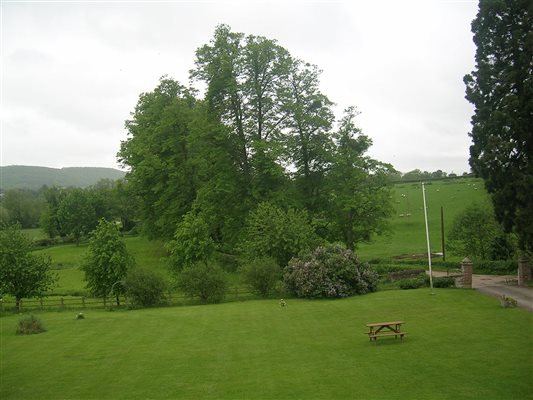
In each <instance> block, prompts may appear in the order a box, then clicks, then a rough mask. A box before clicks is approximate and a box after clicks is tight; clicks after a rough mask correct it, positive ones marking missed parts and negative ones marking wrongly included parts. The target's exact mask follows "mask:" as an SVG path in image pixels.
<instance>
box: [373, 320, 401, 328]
mask: <svg viewBox="0 0 533 400" xmlns="http://www.w3.org/2000/svg"><path fill="white" fill-rule="evenodd" d="M403 323H404V322H403V321H393V322H377V323H374V324H366V326H368V327H370V326H387V325H401V324H403Z"/></svg>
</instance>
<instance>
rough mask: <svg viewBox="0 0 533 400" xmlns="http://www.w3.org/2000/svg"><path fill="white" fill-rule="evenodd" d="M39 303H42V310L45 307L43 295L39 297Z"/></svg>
mask: <svg viewBox="0 0 533 400" xmlns="http://www.w3.org/2000/svg"><path fill="white" fill-rule="evenodd" d="M39 303H41V310H43V309H44V307H43V298H42V297H41V298H39Z"/></svg>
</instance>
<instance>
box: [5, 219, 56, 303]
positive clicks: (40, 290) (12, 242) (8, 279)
mask: <svg viewBox="0 0 533 400" xmlns="http://www.w3.org/2000/svg"><path fill="white" fill-rule="evenodd" d="M54 282H55V276H54V275H53V274H52V273H51V271H50V260H49V259H45V258H43V257H40V256H36V255H34V254H32V243H31V240H30V239H28V238H27V237H26V236H25V235H24V233H22V231H21V229H20V226H19V225H9V226H2V227H0V294H2V293H5V294H10V295H12V296H14V297H15V301H16V305H17V308H20V301H21V299H23V298H28V297H39V296H42V295H43V294H44V293H45V292H46V291H47V290H48V289H50V288H51V286H52V285H53V283H54Z"/></svg>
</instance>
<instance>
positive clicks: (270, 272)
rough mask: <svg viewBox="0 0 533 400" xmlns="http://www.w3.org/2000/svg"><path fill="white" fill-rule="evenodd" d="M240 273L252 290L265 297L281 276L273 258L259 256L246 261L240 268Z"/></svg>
mask: <svg viewBox="0 0 533 400" xmlns="http://www.w3.org/2000/svg"><path fill="white" fill-rule="evenodd" d="M242 275H243V279H244V282H245V283H246V284H247V285H249V286H250V287H251V288H252V290H253V291H254V292H256V293H258V294H259V295H261V296H263V297H267V296H268V295H269V294H270V293H271V292H272V290H273V289H274V288H275V287H276V283H277V282H278V281H279V279H280V278H281V270H280V267H279V265H278V263H277V262H276V261H275V260H274V259H273V258H260V259H257V260H253V261H250V262H248V264H247V265H245V266H244V267H243V268H242Z"/></svg>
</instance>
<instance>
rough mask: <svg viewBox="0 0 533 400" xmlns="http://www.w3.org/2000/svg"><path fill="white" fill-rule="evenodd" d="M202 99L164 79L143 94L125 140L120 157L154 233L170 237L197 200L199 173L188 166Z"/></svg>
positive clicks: (147, 226)
mask: <svg viewBox="0 0 533 400" xmlns="http://www.w3.org/2000/svg"><path fill="white" fill-rule="evenodd" d="M195 104H196V100H195V99H194V97H193V95H192V93H191V92H190V91H189V90H187V89H186V88H185V87H183V86H182V85H180V84H179V83H178V82H176V81H174V80H172V79H169V78H165V77H163V78H161V80H160V82H159V85H158V86H157V87H156V88H155V90H154V91H153V92H150V93H143V94H142V95H141V96H140V98H139V101H138V103H137V106H136V107H135V112H134V113H133V117H132V119H131V120H129V121H126V128H127V130H128V135H129V137H128V139H127V140H126V141H124V142H122V144H121V147H120V152H119V154H118V157H119V161H120V162H121V163H123V164H124V165H128V166H129V167H131V170H130V172H128V174H127V175H126V179H127V180H128V184H129V189H130V190H131V193H132V195H134V196H135V197H137V198H138V199H139V200H140V204H139V208H140V209H139V211H140V216H141V219H142V222H143V228H144V230H145V232H146V233H148V235H149V236H150V237H163V238H166V239H170V238H171V237H172V235H173V234H174V229H175V227H176V224H177V223H178V222H179V220H180V219H181V217H182V216H183V215H185V214H186V213H187V212H188V211H189V210H190V208H191V204H192V202H193V200H194V198H195V188H194V185H193V178H194V174H193V171H192V170H191V168H190V167H189V164H188V159H189V156H188V149H187V138H188V135H189V133H190V130H189V124H190V122H191V121H192V116H193V109H194V107H195Z"/></svg>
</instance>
